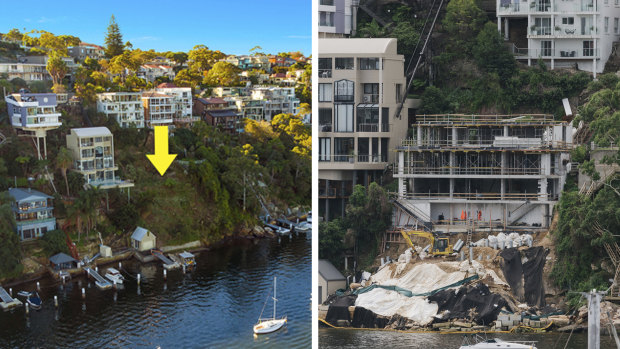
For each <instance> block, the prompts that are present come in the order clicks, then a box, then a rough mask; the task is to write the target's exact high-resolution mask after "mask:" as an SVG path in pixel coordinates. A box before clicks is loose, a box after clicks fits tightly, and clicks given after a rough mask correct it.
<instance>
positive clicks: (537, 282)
mask: <svg viewBox="0 0 620 349" xmlns="http://www.w3.org/2000/svg"><path fill="white" fill-rule="evenodd" d="M548 252H549V251H548V250H547V249H545V248H544V247H542V246H538V247H532V248H529V249H527V250H524V251H523V256H522V255H521V252H520V251H519V250H517V249H516V248H509V249H506V250H504V251H502V252H501V253H500V256H501V257H502V258H503V259H504V260H503V263H502V264H501V267H502V271H503V272H504V277H505V278H506V281H507V282H508V284H509V285H510V289H511V290H512V293H513V294H514V295H515V296H516V297H517V298H518V299H519V300H521V301H525V302H527V304H528V305H529V306H534V305H537V306H539V307H543V306H545V290H544V287H543V269H544V267H545V262H546V261H547V254H548Z"/></svg>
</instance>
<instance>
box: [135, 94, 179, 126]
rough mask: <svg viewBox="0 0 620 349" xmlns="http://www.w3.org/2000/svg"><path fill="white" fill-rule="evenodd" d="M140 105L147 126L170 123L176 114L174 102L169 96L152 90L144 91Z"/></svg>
mask: <svg viewBox="0 0 620 349" xmlns="http://www.w3.org/2000/svg"><path fill="white" fill-rule="evenodd" d="M142 106H143V107H144V122H145V124H146V126H147V127H151V128H152V127H153V126H165V125H172V122H173V120H174V116H175V115H176V103H174V102H173V100H172V97H171V96H169V95H167V94H163V93H160V92H154V91H149V92H144V93H143V94H142Z"/></svg>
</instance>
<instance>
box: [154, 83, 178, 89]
mask: <svg viewBox="0 0 620 349" xmlns="http://www.w3.org/2000/svg"><path fill="white" fill-rule="evenodd" d="M176 87H177V85H175V84H173V83H171V82H162V83H161V84H159V85H157V88H176Z"/></svg>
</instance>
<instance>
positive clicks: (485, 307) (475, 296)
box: [428, 283, 508, 325]
mask: <svg viewBox="0 0 620 349" xmlns="http://www.w3.org/2000/svg"><path fill="white" fill-rule="evenodd" d="M428 299H429V300H430V301H431V302H435V303H436V304H437V305H438V306H439V311H440V312H443V316H442V319H443V320H449V319H467V318H469V317H470V316H471V311H470V310H471V309H474V310H475V312H474V317H473V320H474V321H475V322H476V323H478V324H480V325H488V324H490V323H491V322H493V321H495V320H496V319H497V315H498V314H499V312H500V311H501V309H502V308H503V307H507V306H508V304H507V302H506V300H504V298H503V297H502V296H500V295H499V294H494V293H491V291H490V290H489V288H488V287H487V286H486V285H485V284H483V283H477V284H475V285H473V286H467V287H464V288H460V289H459V290H458V292H457V291H455V290H444V291H441V292H438V293H437V294H435V295H433V296H430V297H428Z"/></svg>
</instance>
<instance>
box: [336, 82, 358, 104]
mask: <svg viewBox="0 0 620 349" xmlns="http://www.w3.org/2000/svg"><path fill="white" fill-rule="evenodd" d="M335 84H336V86H335V89H336V91H335V96H334V101H336V102H353V100H354V98H355V94H354V86H355V83H354V82H353V81H350V80H338V81H336V83H335Z"/></svg>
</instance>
